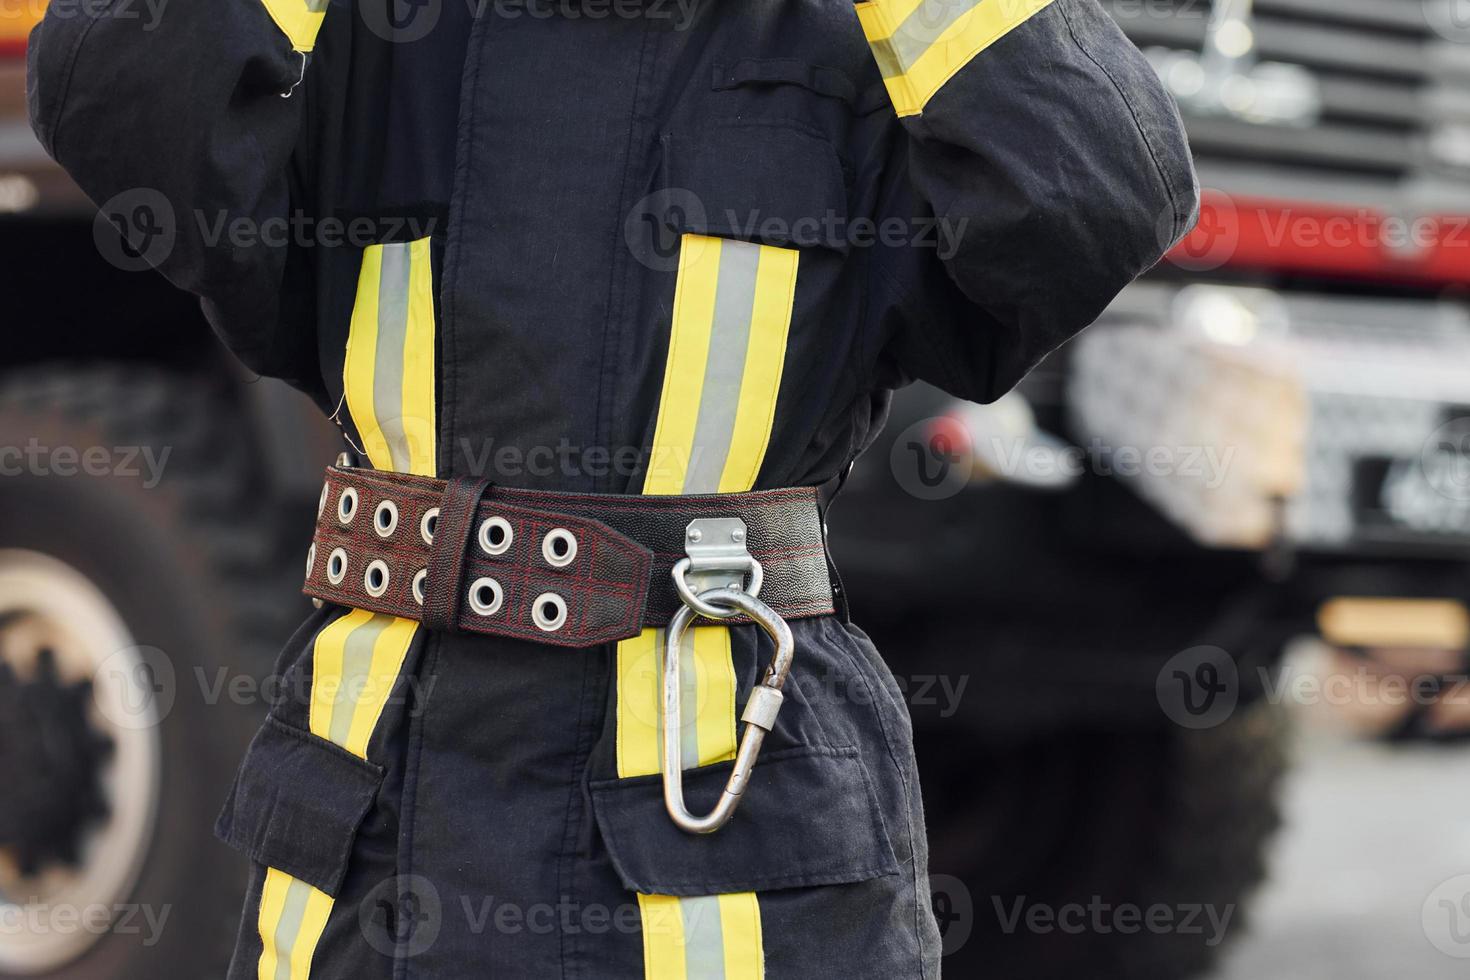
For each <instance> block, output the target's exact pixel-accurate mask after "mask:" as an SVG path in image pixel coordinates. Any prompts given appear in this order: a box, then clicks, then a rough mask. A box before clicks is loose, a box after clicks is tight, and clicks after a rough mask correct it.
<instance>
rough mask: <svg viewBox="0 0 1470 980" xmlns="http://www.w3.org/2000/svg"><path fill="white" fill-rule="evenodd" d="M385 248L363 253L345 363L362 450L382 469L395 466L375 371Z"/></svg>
mask: <svg viewBox="0 0 1470 980" xmlns="http://www.w3.org/2000/svg"><path fill="white" fill-rule="evenodd" d="M382 274H383V249H382V248H381V247H380V246H376V245H375V246H372V247H370V248H368V249H367V250H366V251H365V252H363V253H362V271H361V272H360V273H359V274H358V278H357V302H356V303H355V304H354V306H353V308H352V324H351V326H350V327H349V329H348V332H347V356H346V358H345V359H344V361H343V364H342V382H343V391H344V393H345V395H346V398H347V411H348V412H349V413H350V414H351V415H352V421H353V423H354V424H355V425H356V426H357V434H358V437H359V438H360V439H362V447H361V448H362V451H363V452H364V453H365V454H367V458H368V459H369V460H370V461H371V462H372V464H373V465H374V466H376V467H378V468H379V469H390V470H391V469H392V468H393V460H392V455H391V454H390V453H389V451H388V441H387V440H386V439H385V438H384V437H383V430H382V429H380V428H379V427H378V413H377V409H376V407H375V406H374V404H373V373H374V368H375V366H376V358H377V347H378V296H379V295H380V294H381V293H382V289H383V286H382Z"/></svg>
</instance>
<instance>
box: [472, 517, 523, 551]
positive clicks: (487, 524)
mask: <svg viewBox="0 0 1470 980" xmlns="http://www.w3.org/2000/svg"><path fill="white" fill-rule="evenodd" d="M497 531H498V532H499V534H498V535H497V534H496V532H497ZM515 539H516V532H515V529H514V528H512V527H511V526H510V521H508V520H506V519H505V518H503V517H487V518H485V520H483V521H481V522H480V550H481V551H483V552H485V554H487V555H503V554H505V553H506V552H507V551H509V550H510V545H511V542H513V541H514V540H515Z"/></svg>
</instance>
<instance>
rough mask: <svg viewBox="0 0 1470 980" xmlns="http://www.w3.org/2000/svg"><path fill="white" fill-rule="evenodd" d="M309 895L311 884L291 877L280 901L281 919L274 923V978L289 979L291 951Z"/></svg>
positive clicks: (298, 932) (299, 933) (298, 933)
mask: <svg viewBox="0 0 1470 980" xmlns="http://www.w3.org/2000/svg"><path fill="white" fill-rule="evenodd" d="M310 897H311V886H310V885H308V884H307V883H306V882H304V881H297V880H296V879H295V878H292V879H291V884H290V885H289V886H288V887H287V888H286V898H285V901H283V902H282V903H281V920H280V922H278V923H277V924H276V934H275V944H276V975H275V978H274V980H291V952H292V950H293V949H295V947H296V940H297V938H299V937H300V935H301V921H302V919H304V918H305V917H306V900H307V899H308V898H310Z"/></svg>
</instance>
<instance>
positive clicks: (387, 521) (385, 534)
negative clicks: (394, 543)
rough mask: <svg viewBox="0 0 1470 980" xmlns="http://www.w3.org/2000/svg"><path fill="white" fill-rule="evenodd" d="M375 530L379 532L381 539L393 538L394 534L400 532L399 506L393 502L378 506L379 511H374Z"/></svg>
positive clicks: (387, 501) (385, 502)
mask: <svg viewBox="0 0 1470 980" xmlns="http://www.w3.org/2000/svg"><path fill="white" fill-rule="evenodd" d="M373 530H374V531H377V532H378V537H380V538H391V537H392V536H393V532H394V531H396V530H398V505H397V504H395V503H394V502H393V501H391V500H385V501H383V502H382V503H380V504H378V509H377V510H375V511H373Z"/></svg>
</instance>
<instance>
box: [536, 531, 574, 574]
mask: <svg viewBox="0 0 1470 980" xmlns="http://www.w3.org/2000/svg"><path fill="white" fill-rule="evenodd" d="M541 557H542V558H545V559H546V564H548V565H550V566H551V567H552V568H566V567H567V566H568V565H570V564H571V563H572V562H574V561H576V560H577V536H576V535H575V534H573V533H572V532H571V531H568V530H567V529H566V528H564V527H554V528H552V529H551V530H550V531H547V532H546V537H544V538H542V539H541Z"/></svg>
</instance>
